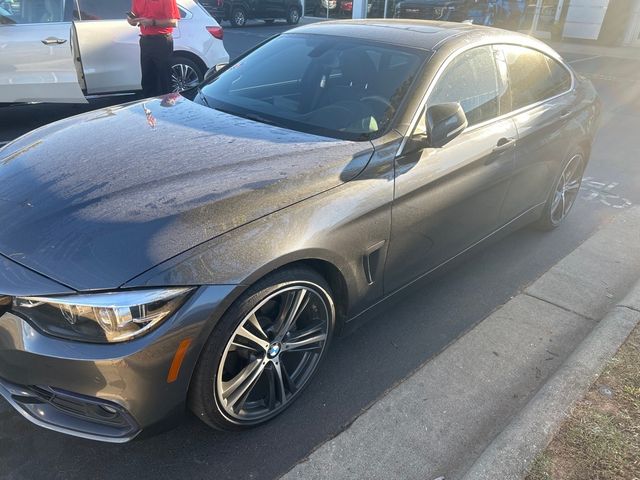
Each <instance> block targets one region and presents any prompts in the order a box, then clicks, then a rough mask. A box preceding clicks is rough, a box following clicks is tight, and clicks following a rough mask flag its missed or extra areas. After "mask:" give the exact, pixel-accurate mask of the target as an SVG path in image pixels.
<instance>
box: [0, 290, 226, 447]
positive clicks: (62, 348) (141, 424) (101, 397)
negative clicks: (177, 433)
mask: <svg viewBox="0 0 640 480" xmlns="http://www.w3.org/2000/svg"><path fill="white" fill-rule="evenodd" d="M234 288H235V287H233V286H206V287H200V288H199V289H198V290H197V291H196V292H195V293H194V294H193V295H192V296H191V297H190V298H189V300H188V301H187V302H186V303H185V305H183V306H182V307H181V308H180V310H179V311H178V312H177V313H176V314H174V315H173V316H172V317H171V318H170V319H168V320H167V321H165V322H163V323H162V324H161V325H160V326H159V327H158V328H157V329H155V330H153V331H151V332H149V333H148V334H147V335H144V336H142V337H140V338H138V339H134V340H132V341H129V342H123V343H114V344H89V343H81V342H74V341H68V340H63V339H60V338H53V337H51V336H48V335H45V334H43V333H41V332H39V331H38V330H36V329H35V328H34V327H33V326H31V325H30V324H29V323H28V322H27V321H25V320H24V319H22V318H20V317H18V316H17V315H15V314H13V313H11V312H5V313H3V314H2V315H0V394H2V396H3V397H4V398H5V399H7V400H8V401H9V403H10V404H11V405H12V406H13V407H14V408H15V409H16V410H17V411H18V412H19V413H20V414H22V415H23V416H24V417H25V418H26V419H28V420H30V421H31V422H33V423H35V424H37V425H40V426H42V427H45V428H48V429H51V430H56V431H58V432H62V433H66V434H70V435H75V436H78V437H83V438H88V439H93V440H102V441H108V442H126V441H129V440H131V439H133V438H135V437H136V436H138V435H139V434H140V433H141V432H142V431H146V432H154V431H158V430H163V429H166V428H168V427H170V426H173V425H175V424H176V423H177V421H179V419H180V418H181V417H182V415H183V413H184V412H185V403H186V397H187V392H188V388H189V382H190V379H191V374H192V372H193V370H194V368H195V365H196V362H197V359H198V356H199V354H200V351H201V350H202V347H203V345H204V343H205V342H206V339H207V337H208V336H209V333H210V331H211V329H212V328H213V326H214V325H215V323H216V321H217V319H218V318H219V317H220V315H221V314H222V312H223V311H224V309H226V307H227V306H228V303H229V302H230V296H231V295H230V293H231V292H232V291H233V289H234ZM185 340H188V341H189V347H188V350H187V353H186V355H185V356H184V360H183V361H182V364H181V367H180V369H179V374H178V375H177V378H174V379H173V378H172V379H170V377H169V371H170V369H171V366H172V364H173V362H174V358H175V357H176V352H177V351H178V348H179V346H180V345H181V343H182V342H184V341H185Z"/></svg>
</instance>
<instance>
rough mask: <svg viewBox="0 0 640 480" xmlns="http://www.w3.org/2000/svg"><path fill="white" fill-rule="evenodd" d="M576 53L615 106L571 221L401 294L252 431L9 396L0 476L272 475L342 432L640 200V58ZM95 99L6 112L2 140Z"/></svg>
mask: <svg viewBox="0 0 640 480" xmlns="http://www.w3.org/2000/svg"><path fill="white" fill-rule="evenodd" d="M285 28H287V26H286V24H285V25H282V24H276V25H272V26H262V25H255V26H250V27H247V28H245V29H241V30H235V29H230V28H229V29H226V30H225V44H226V45H227V49H228V50H229V53H230V54H231V56H232V57H233V56H236V55H238V54H239V53H241V52H242V51H243V50H244V49H246V48H249V47H250V46H252V45H255V44H256V43H258V42H259V41H261V40H262V39H265V38H268V37H269V36H271V35H272V34H274V33H276V32H278V31H281V30H283V29H285ZM568 58H569V59H570V60H571V61H572V62H575V63H574V65H575V66H576V68H577V69H578V70H579V71H580V72H582V73H584V74H587V75H589V76H590V77H591V78H593V79H594V83H595V84H596V86H597V88H598V90H599V91H600V93H601V95H602V97H603V100H604V104H605V115H604V116H603V122H602V127H601V130H600V133H599V135H598V138H597V140H596V144H595V146H594V151H593V155H592V161H591V164H590V166H589V169H588V170H587V172H586V176H587V177H588V179H587V182H586V183H585V188H584V189H583V191H582V194H581V197H580V200H579V201H578V203H577V204H576V207H575V209H574V211H573V212H572V214H571V216H570V217H569V219H568V220H567V222H566V224H564V225H563V226H562V228H560V229H559V230H557V231H555V232H552V233H550V234H542V233H538V232H535V231H531V230H522V231H520V232H517V233H515V234H513V235H511V236H509V237H507V238H505V239H503V240H501V241H499V242H497V243H494V244H493V245H490V246H488V247H486V248H485V249H484V250H483V251H481V252H479V253H478V254H476V255H475V256H473V257H471V258H467V259H465V260H464V261H462V262H460V263H459V265H458V266H457V267H456V268H455V269H452V270H450V271H449V272H447V273H445V274H443V275H441V276H439V277H438V278H436V279H434V280H432V281H430V282H419V283H418V284H416V285H414V286H413V287H412V288H411V289H410V291H407V292H404V293H403V294H401V295H399V296H396V297H395V298H394V299H393V301H392V302H389V303H387V304H386V305H384V306H383V307H382V308H380V309H378V310H377V313H376V315H375V316H374V317H373V318H372V319H371V321H369V322H368V323H366V324H364V325H363V326H362V327H361V328H359V329H358V330H357V331H355V332H353V333H352V334H350V335H348V336H347V337H345V338H342V339H339V340H338V341H336V342H335V343H334V344H333V348H332V351H331V352H330V355H329V357H328V359H327V360H328V361H327V362H326V363H325V365H324V366H323V367H322V368H321V371H320V372H319V375H318V377H317V378H316V379H315V381H314V382H313V383H312V385H311V386H310V387H309V389H308V390H307V391H306V392H305V393H304V394H303V395H302V396H301V397H300V399H299V400H298V401H297V402H296V403H295V404H294V405H293V406H292V407H291V408H290V409H289V410H288V411H287V412H286V413H285V414H283V415H281V416H280V417H278V418H276V419H275V420H274V421H272V422H271V423H269V424H267V425H265V426H263V427H260V428H258V429H255V430H253V431H249V432H243V433H220V432H213V431H210V430H208V429H207V428H205V427H204V425H203V424H201V423H200V422H199V421H198V420H197V419H195V418H193V417H192V416H189V417H187V419H186V421H185V422H184V424H183V425H181V426H180V427H179V428H178V429H176V430H173V431H171V432H167V433H164V434H161V435H159V436H156V437H153V438H149V439H144V440H139V441H135V442H133V443H131V444H127V445H106V444H100V443H94V442H89V441H84V440H79V439H75V438H70V437H65V436H62V435H59V434H56V433H52V432H48V431H44V430H41V429H39V428H37V427H34V426H32V425H31V424H29V423H28V422H26V421H25V420H23V419H22V418H21V417H19V416H18V415H17V414H15V413H14V412H12V411H10V410H9V409H8V408H7V407H6V404H0V477H2V478H11V479H39V478H47V479H56V478H60V479H75V478H77V479H85V478H123V477H124V478H126V477H133V478H154V479H156V478H173V477H176V476H180V477H186V478H217V479H225V478H266V479H269V478H274V477H277V476H278V475H280V474H282V473H284V472H285V471H286V470H288V469H289V468H290V467H291V466H293V465H294V464H295V463H296V462H298V461H300V460H301V459H303V458H304V457H305V456H307V455H308V454H309V453H310V452H311V451H312V450H313V449H314V448H315V447H317V446H318V445H319V444H321V443H322V442H323V441H325V440H327V439H328V438H331V437H332V436H334V435H336V434H337V433H339V432H340V431H341V430H342V429H344V428H345V426H347V425H349V424H350V423H351V422H352V421H353V420H354V419H355V418H356V417H357V416H358V415H359V414H360V413H361V412H362V411H363V410H364V409H366V408H367V407H368V406H369V405H370V404H371V403H372V402H374V401H375V400H376V399H377V398H379V397H380V395H382V394H383V393H384V392H385V391H386V390H388V389H389V388H391V387H393V386H394V385H396V384H397V383H398V382H400V381H401V380H402V379H403V378H405V377H406V376H407V375H409V374H410V373H411V372H412V371H414V370H415V369H416V368H417V367H419V366H420V365H422V364H423V363H424V362H426V361H428V360H429V359H431V358H433V357H434V355H436V354H437V353H438V352H440V351H442V350H443V349H444V348H446V347H447V345H449V344H450V343H452V342H454V341H455V340H456V338H458V337H459V336H460V335H462V334H463V333H464V332H466V331H468V330H469V329H470V328H472V327H473V326H474V325H476V324H477V323H478V322H480V321H482V320H483V319H484V318H485V317H486V316H487V315H488V314H489V313H490V312H492V311H493V310H494V309H495V308H497V307H498V306H500V305H501V304H503V303H505V302H506V301H507V300H508V299H509V298H511V297H512V296H514V295H515V294H516V293H517V292H518V291H520V290H521V289H522V288H523V287H525V286H526V285H528V284H530V283H531V282H533V281H534V280H535V279H536V278H538V277H539V276H540V275H541V274H542V273H543V272H545V271H546V270H547V269H548V268H549V267H551V266H552V265H553V264H554V263H556V262H557V261H558V260H560V259H561V258H562V257H564V256H565V255H567V254H568V253H569V252H571V251H572V250H573V249H574V248H576V247H577V246H578V245H580V244H581V243H582V242H583V241H584V240H585V239H587V238H588V237H589V236H590V235H591V234H592V233H593V231H594V230H595V229H596V228H597V227H598V226H600V225H602V224H603V223H605V222H608V221H609V220H610V219H611V218H612V217H613V216H614V215H616V213H618V212H619V211H621V210H623V209H625V208H628V207H629V206H630V205H633V204H638V203H640V192H639V191H638V190H637V185H638V184H639V181H640V165H639V164H638V163H637V161H636V155H637V151H638V150H639V149H640V140H638V135H637V133H636V132H637V131H638V128H639V127H640V86H639V83H638V82H639V81H640V68H638V67H640V65H637V64H632V63H630V62H629V61H620V60H612V59H608V58H604V57H597V58H592V59H589V58H588V57H586V56H580V55H572V56H570V57H569V56H568ZM101 102H104V105H106V104H109V103H112V101H110V100H109V101H101ZM104 105H102V104H98V103H94V104H92V105H91V107H96V106H104ZM86 108H87V107H78V106H63V107H61V106H56V105H40V106H24V107H12V108H9V109H4V111H2V110H0V142H2V141H6V140H10V139H12V138H14V137H15V136H17V135H19V134H21V133H23V132H25V131H28V130H29V129H31V128H35V127H37V126H38V125H41V124H44V123H47V122H49V121H53V120H55V119H57V118H62V117H64V116H68V115H70V114H74V113H79V112H81V111H83V110H85V109H86ZM391 326H392V328H391ZM434 414H438V413H436V412H434Z"/></svg>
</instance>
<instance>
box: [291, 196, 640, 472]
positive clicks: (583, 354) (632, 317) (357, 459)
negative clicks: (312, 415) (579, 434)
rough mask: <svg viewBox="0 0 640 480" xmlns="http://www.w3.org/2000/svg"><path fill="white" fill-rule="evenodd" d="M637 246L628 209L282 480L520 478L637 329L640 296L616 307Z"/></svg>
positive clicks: (636, 218) (639, 253)
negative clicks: (603, 368)
mask: <svg viewBox="0 0 640 480" xmlns="http://www.w3.org/2000/svg"><path fill="white" fill-rule="evenodd" d="M639 240H640V208H634V209H631V210H628V211H627V212H625V213H623V214H620V215H619V216H618V217H616V219H615V220H614V221H613V222H612V223H611V224H609V225H607V226H605V227H604V228H602V229H601V230H600V231H599V232H597V233H596V234H595V235H594V236H592V237H591V238H590V239H589V240H587V241H586V242H585V243H584V244H582V245H581V246H580V247H578V248H577V249H576V250H575V251H574V252H573V253H571V254H570V255H569V256H567V257H566V258H564V259H563V260H562V261H561V262H559V263H558V264H557V265H555V266H554V267H553V268H551V269H550V270H549V271H548V272H547V273H545V274H544V275H543V276H542V277H540V278H539V279H538V280H537V281H536V282H535V283H533V284H532V285H531V286H529V287H528V288H526V289H525V290H524V291H523V292H522V293H521V294H519V295H517V296H516V297H514V298H512V299H511V300H510V301H509V302H507V303H506V304H505V305H503V306H502V307H501V308H499V309H498V310H496V311H495V312H494V313H493V314H492V315H490V316H489V317H488V318H486V319H485V320H484V321H483V322H481V323H480V324H479V325H478V326H476V327H475V328H474V329H473V330H472V331H470V332H469V333H467V334H466V335H465V336H463V337H462V338H461V339H460V340H458V341H457V342H456V343H455V344H453V345H451V346H450V347H449V348H448V349H446V350H445V351H444V352H443V353H441V354H440V355H438V356H437V357H435V358H433V359H432V360H431V361H429V362H428V363H426V364H425V365H423V366H422V367H421V368H420V369H418V370H417V371H416V372H415V373H414V374H413V375H412V376H410V377H409V378H407V379H406V380H405V381H404V382H402V383H401V384H400V385H398V386H397V387H396V388H394V389H393V390H391V391H390V392H388V393H387V394H386V395H385V396H384V397H382V398H380V399H379V400H378V401H377V402H375V403H374V404H373V405H372V406H371V407H370V408H369V409H368V410H367V411H365V412H364V413H363V414H362V415H361V416H360V417H359V418H357V419H356V420H355V421H354V422H353V423H352V424H351V425H350V426H349V427H348V428H347V429H346V430H345V431H343V432H342V433H341V434H339V435H338V436H336V437H335V438H333V439H332V440H329V441H328V442H326V443H325V444H324V445H321V446H320V447H319V448H318V449H317V450H316V451H315V452H313V453H312V454H311V455H310V456H309V457H308V458H307V459H306V460H304V461H303V462H301V463H299V464H298V465H297V466H296V467H294V468H293V469H292V470H291V471H290V472H288V473H287V474H286V475H284V477H283V478H284V479H287V480H291V479H324V478H332V479H347V478H348V479H385V480H387V479H389V478H399V479H400V478H401V479H421V480H432V479H435V478H436V477H440V476H444V477H445V478H446V479H447V480H451V479H456V478H463V477H464V478H465V479H480V478H487V479H489V478H491V479H500V480H505V479H510V478H514V479H515V478H520V477H521V476H522V474H523V473H524V471H525V470H526V468H527V467H528V462H530V461H531V460H532V459H533V457H534V456H535V454H536V453H538V451H540V450H541V449H543V448H544V447H545V445H546V443H547V442H548V440H549V439H550V437H551V435H552V434H553V432H554V430H555V428H556V427H557V424H558V423H559V422H560V421H561V419H562V417H563V415H564V412H565V411H566V409H567V408H568V407H569V406H570V405H571V403H572V402H573V401H575V400H576V399H578V398H580V397H581V396H582V394H583V393H584V391H585V390H586V389H587V388H588V387H589V385H590V383H591V381H592V380H593V379H594V378H595V376H597V374H598V373H599V369H600V368H601V367H602V364H603V363H604V362H605V361H606V360H607V359H608V358H609V357H610V355H611V354H612V353H613V352H615V350H616V349H617V348H618V346H619V345H620V344H621V343H622V342H623V341H624V339H625V338H626V336H627V335H628V333H629V332H630V331H631V329H632V328H633V326H635V324H636V323H637V322H638V320H639V319H640V311H639V310H636V309H640V293H638V292H639V291H638V290H636V291H635V295H636V297H635V298H634V297H628V298H626V299H625V300H624V302H623V303H622V305H624V306H616V305H621V303H620V302H622V301H623V298H625V296H626V295H627V293H628V292H629V291H630V290H631V289H632V287H633V285H634V284H635V283H636V281H637V280H638V278H639V277H640V241H639ZM608 312H609V314H608ZM603 318H605V320H604V321H602V322H600V319H603ZM585 339H586V340H585Z"/></svg>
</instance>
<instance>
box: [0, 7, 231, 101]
mask: <svg viewBox="0 0 640 480" xmlns="http://www.w3.org/2000/svg"><path fill="white" fill-rule="evenodd" d="M178 6H179V9H180V14H181V19H180V21H179V22H178V27H177V28H176V30H175V32H174V50H175V52H174V56H173V66H172V69H173V75H172V82H173V88H174V90H176V91H179V90H182V89H185V88H189V87H193V86H195V85H197V84H198V83H199V81H200V80H202V79H203V78H204V73H205V72H206V71H207V69H208V68H210V67H212V66H214V65H216V64H218V63H223V62H227V61H228V60H229V55H228V54H227V52H226V50H225V48H224V45H223V44H222V36H223V31H222V28H221V27H220V25H219V24H218V23H217V22H216V21H215V20H214V19H213V18H211V16H210V15H209V14H208V13H207V12H206V11H205V10H204V9H203V8H202V7H201V6H200V5H198V4H197V3H195V2H194V1H193V0H178ZM130 9H131V0H110V1H108V2H105V1H103V0H78V7H76V2H68V1H67V2H63V1H62V0H47V1H45V2H43V1H40V0H22V1H21V2H20V3H19V4H14V8H12V10H11V12H8V11H7V12H5V14H2V13H1V12H0V45H3V46H4V48H3V49H2V51H3V54H2V55H1V56H0V103H3V102H4V103H11V102H36V101H37V102H83V101H85V96H92V95H104V94H115V93H124V92H134V91H137V90H140V89H141V86H140V77H141V73H140V47H139V43H138V42H139V31H138V29H137V28H135V27H132V26H130V25H129V24H128V23H127V21H126V20H125V18H126V16H125V12H127V11H129V10H130ZM5 10H7V9H6V8H5ZM7 13H8V14H7Z"/></svg>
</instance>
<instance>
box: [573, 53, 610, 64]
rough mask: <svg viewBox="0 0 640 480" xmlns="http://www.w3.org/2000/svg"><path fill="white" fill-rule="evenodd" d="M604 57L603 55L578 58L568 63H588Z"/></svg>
mask: <svg viewBox="0 0 640 480" xmlns="http://www.w3.org/2000/svg"><path fill="white" fill-rule="evenodd" d="M600 57H602V55H592V56H591V57H585V58H577V59H575V60H571V61H570V62H567V63H571V64H574V63H578V62H586V61H587V60H595V59H596V58H600Z"/></svg>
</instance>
